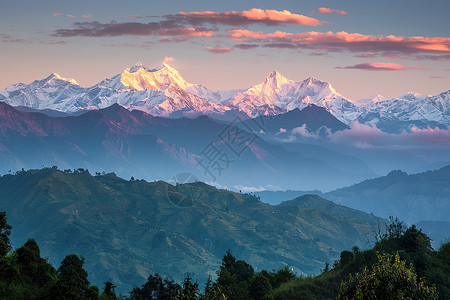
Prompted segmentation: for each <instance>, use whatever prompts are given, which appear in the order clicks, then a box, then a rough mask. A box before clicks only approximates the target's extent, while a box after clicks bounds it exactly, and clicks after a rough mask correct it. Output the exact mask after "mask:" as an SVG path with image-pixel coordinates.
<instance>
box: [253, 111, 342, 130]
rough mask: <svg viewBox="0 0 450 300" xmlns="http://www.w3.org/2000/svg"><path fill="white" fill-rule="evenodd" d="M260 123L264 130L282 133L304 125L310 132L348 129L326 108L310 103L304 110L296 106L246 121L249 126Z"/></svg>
mask: <svg viewBox="0 0 450 300" xmlns="http://www.w3.org/2000/svg"><path fill="white" fill-rule="evenodd" d="M255 122H256V123H259V124H261V127H263V131H264V132H267V133H272V134H274V133H280V130H283V129H284V130H286V131H291V130H292V129H294V128H297V127H302V126H303V125H304V126H305V128H306V129H307V130H308V131H310V132H317V131H318V130H319V129H321V128H324V127H326V128H328V129H330V130H331V132H336V131H339V130H344V129H348V126H347V125H345V124H344V123H342V122H341V121H339V120H338V119H336V117H334V116H333V115H332V114H331V113H330V112H328V111H327V110H326V109H325V108H323V107H319V106H316V105H314V104H309V105H308V106H306V107H305V108H303V109H302V110H300V109H298V108H295V109H293V110H291V111H289V112H287V113H284V114H280V115H276V116H270V117H268V116H260V117H257V118H255V119H251V120H246V121H244V123H245V124H247V126H251V124H252V123H255Z"/></svg>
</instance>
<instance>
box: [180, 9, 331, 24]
mask: <svg viewBox="0 0 450 300" xmlns="http://www.w3.org/2000/svg"><path fill="white" fill-rule="evenodd" d="M178 16H184V17H186V21H189V22H195V21H197V22H199V23H213V24H226V25H233V26H238V25H246V24H251V23H261V24H265V25H278V24H282V23H287V24H291V25H308V26H318V25H322V24H324V23H326V22H324V21H319V20H317V19H315V18H311V17H307V16H304V15H300V14H295V13H291V12H290V11H288V10H283V11H278V10H272V9H266V10H264V9H259V8H252V9H250V10H246V11H242V12H239V11H230V12H213V11H204V12H179V13H178Z"/></svg>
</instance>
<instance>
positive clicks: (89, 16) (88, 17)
mask: <svg viewBox="0 0 450 300" xmlns="http://www.w3.org/2000/svg"><path fill="white" fill-rule="evenodd" d="M81 17H82V18H83V19H90V18H92V14H89V15H81Z"/></svg>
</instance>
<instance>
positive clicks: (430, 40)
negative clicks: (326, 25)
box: [227, 29, 450, 60]
mask: <svg viewBox="0 0 450 300" xmlns="http://www.w3.org/2000/svg"><path fill="white" fill-rule="evenodd" d="M227 32H228V35H229V37H230V38H232V39H239V40H240V42H242V41H243V40H247V41H253V42H254V41H259V42H260V43H266V45H265V46H270V47H273V48H277V47H279V48H287V46H289V47H290V48H300V49H316V50H324V51H333V52H336V51H344V50H347V51H355V52H368V53H369V54H370V55H372V56H375V55H377V54H379V53H380V52H383V53H390V55H392V56H395V55H397V56H399V55H408V56H414V55H417V54H418V53H435V54H450V38H448V37H422V36H414V37H404V36H394V35H388V36H383V35H365V34H360V33H347V32H345V31H341V32H336V33H334V32H331V31H328V32H315V31H310V32H303V33H289V32H282V31H276V32H274V33H263V32H261V31H258V32H255V31H250V30H248V29H233V30H227ZM267 43H268V44H267ZM423 58H426V57H423ZM433 59H435V60H438V58H433Z"/></svg>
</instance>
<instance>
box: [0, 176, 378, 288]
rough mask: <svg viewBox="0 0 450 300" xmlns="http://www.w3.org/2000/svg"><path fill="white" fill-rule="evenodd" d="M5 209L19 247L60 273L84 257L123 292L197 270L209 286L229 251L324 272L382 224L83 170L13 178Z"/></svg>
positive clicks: (295, 203) (310, 206)
mask: <svg viewBox="0 0 450 300" xmlns="http://www.w3.org/2000/svg"><path fill="white" fill-rule="evenodd" d="M183 197H184V198H183ZM0 205H1V210H3V211H6V213H7V215H8V220H9V223H10V224H11V225H12V226H13V228H14V233H13V235H12V236H11V238H12V241H13V245H15V246H20V245H22V244H24V243H25V241H26V240H27V239H28V238H34V239H35V240H36V241H37V242H38V244H39V246H40V248H41V253H42V256H43V257H49V259H50V262H51V263H52V264H53V265H59V264H60V263H61V261H62V259H63V258H64V257H65V256H66V255H67V254H69V253H73V252H75V253H77V254H81V255H83V256H85V257H86V261H85V267H86V270H87V271H88V272H89V275H90V281H91V282H92V283H93V284H96V285H99V286H100V285H101V284H102V282H104V281H106V280H110V281H111V282H114V283H115V284H116V285H117V286H118V290H119V291H126V290H127V289H131V288H132V287H133V286H134V285H137V284H141V283H143V282H144V281H145V279H146V278H147V277H148V275H149V274H150V273H154V272H157V273H159V274H161V275H163V276H168V277H169V278H172V279H175V280H177V281H179V282H180V281H181V280H182V279H183V278H184V276H185V274H186V272H190V273H191V276H192V277H193V278H196V279H199V281H200V282H202V281H203V282H204V281H206V279H207V277H208V275H209V274H211V275H214V272H215V270H217V269H218V267H219V265H220V262H221V258H222V255H223V253H225V252H226V250H227V249H231V250H232V251H233V253H234V254H235V255H236V256H238V257H240V258H242V259H244V260H246V261H247V262H248V263H250V264H251V265H252V266H253V267H254V268H255V270H261V269H262V268H264V269H278V268H279V267H281V266H283V265H289V266H291V267H293V268H294V270H295V271H296V272H297V273H298V274H318V273H319V272H320V269H322V268H323V267H324V265H325V263H326V262H329V263H330V262H332V261H333V260H335V259H336V258H338V257H339V253H340V252H341V251H342V250H344V249H349V248H351V247H352V246H354V245H359V246H364V245H365V243H366V241H367V240H366V235H367V234H368V233H370V232H372V231H373V230H374V229H375V228H376V226H377V224H378V222H379V219H377V218H375V217H373V216H370V215H368V214H365V213H362V212H359V211H356V210H353V209H349V208H346V207H343V206H340V205H336V204H334V203H332V202H330V201H327V200H324V199H322V198H320V197H318V196H311V195H305V196H302V197H299V198H296V199H294V200H292V201H288V202H285V203H283V204H282V205H278V206H271V205H268V204H264V203H261V202H260V201H259V200H258V199H257V198H256V197H254V196H252V195H248V194H238V193H233V192H230V191H227V190H219V189H216V188H214V187H212V186H209V185H206V184H204V183H201V182H196V183H189V184H183V185H177V186H172V185H169V184H168V183H165V182H162V181H158V182H146V181H144V180H129V181H127V180H124V179H121V178H118V177H117V176H115V175H114V174H106V175H100V174H97V175H96V176H92V175H91V174H89V172H87V171H85V170H82V169H80V170H76V171H70V170H66V171H59V170H57V169H56V168H44V169H42V170H30V171H22V172H18V173H17V174H15V175H4V176H2V177H1V178H0Z"/></svg>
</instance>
